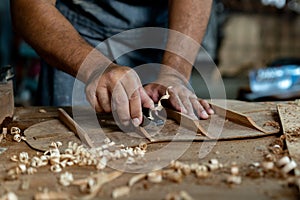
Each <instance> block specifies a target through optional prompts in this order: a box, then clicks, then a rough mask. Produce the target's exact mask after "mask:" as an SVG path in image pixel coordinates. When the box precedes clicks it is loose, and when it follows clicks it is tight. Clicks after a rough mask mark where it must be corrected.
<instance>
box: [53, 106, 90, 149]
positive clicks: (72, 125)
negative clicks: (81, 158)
mask: <svg viewBox="0 0 300 200" xmlns="http://www.w3.org/2000/svg"><path fill="white" fill-rule="evenodd" d="M58 118H59V119H60V120H61V121H62V122H63V123H64V124H65V125H66V126H67V127H68V128H69V129H70V130H71V131H73V132H74V133H76V134H77V136H78V137H79V138H80V140H81V141H82V142H83V143H84V144H86V145H88V147H90V148H92V147H94V144H93V142H92V140H91V139H90V137H89V135H88V134H87V133H86V132H85V130H84V129H83V128H81V127H80V126H79V125H78V124H77V123H76V122H75V121H74V120H73V119H72V118H71V117H70V116H69V115H68V113H67V112H66V111H64V110H63V109H62V108H58Z"/></svg>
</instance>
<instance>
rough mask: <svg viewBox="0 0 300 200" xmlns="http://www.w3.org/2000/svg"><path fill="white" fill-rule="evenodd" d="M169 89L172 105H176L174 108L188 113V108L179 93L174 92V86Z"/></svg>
mask: <svg viewBox="0 0 300 200" xmlns="http://www.w3.org/2000/svg"><path fill="white" fill-rule="evenodd" d="M168 91H169V94H170V98H169V100H170V103H171V105H172V106H173V107H174V109H176V110H177V111H179V112H182V113H185V114H186V113H187V110H186V109H185V108H184V106H183V105H182V103H181V101H180V99H179V97H178V95H177V93H175V92H174V90H173V88H170V89H169V90H168Z"/></svg>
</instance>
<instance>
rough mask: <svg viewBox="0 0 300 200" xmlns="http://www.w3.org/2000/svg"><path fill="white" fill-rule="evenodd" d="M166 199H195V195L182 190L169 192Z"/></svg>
mask: <svg viewBox="0 0 300 200" xmlns="http://www.w3.org/2000/svg"><path fill="white" fill-rule="evenodd" d="M164 199H165V200H193V197H191V196H190V195H189V194H188V193H187V192H186V191H183V190H182V191H180V192H170V193H168V194H167V195H166V196H165V198H164Z"/></svg>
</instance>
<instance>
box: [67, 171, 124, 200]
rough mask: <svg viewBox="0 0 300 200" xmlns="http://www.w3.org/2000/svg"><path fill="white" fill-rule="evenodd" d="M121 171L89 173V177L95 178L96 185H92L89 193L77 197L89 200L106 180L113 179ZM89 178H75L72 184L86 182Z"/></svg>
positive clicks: (119, 174) (120, 173)
mask: <svg viewBox="0 0 300 200" xmlns="http://www.w3.org/2000/svg"><path fill="white" fill-rule="evenodd" d="M122 174H123V172H121V171H113V172H111V173H97V174H93V175H91V176H90V177H89V178H95V179H96V185H95V186H93V190H92V193H91V194H88V195H86V196H82V197H79V198H78V199H81V200H89V199H94V198H95V197H96V196H97V194H98V193H99V191H100V190H101V188H102V186H103V185H104V184H106V183H108V182H111V181H113V180H114V179H116V178H118V177H119V176H121V175H122ZM89 178H86V179H81V180H75V181H73V182H72V184H73V185H82V184H85V183H87V182H88V180H89Z"/></svg>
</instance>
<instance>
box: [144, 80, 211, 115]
mask: <svg viewBox="0 0 300 200" xmlns="http://www.w3.org/2000/svg"><path fill="white" fill-rule="evenodd" d="M167 86H172V88H169V89H168V92H169V94H170V98H169V101H170V104H171V105H172V106H173V108H174V109H176V110H177V111H179V112H182V113H184V114H187V115H189V116H190V117H192V118H194V119H199V118H201V119H207V118H209V115H211V114H214V111H213V110H212V109H211V107H210V106H209V104H208V103H207V101H205V100H200V101H199V100H198V98H197V96H196V95H195V94H194V93H193V92H192V91H191V90H189V89H188V88H187V87H186V84H185V83H184V82H183V81H182V80H180V79H179V78H177V77H172V76H165V77H164V78H163V79H162V80H158V81H157V83H151V84H148V85H147V86H145V90H146V91H147V93H148V95H149V96H150V97H151V98H152V99H153V100H154V102H158V100H159V99H160V97H161V96H162V95H164V94H165V93H166V90H167Z"/></svg>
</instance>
